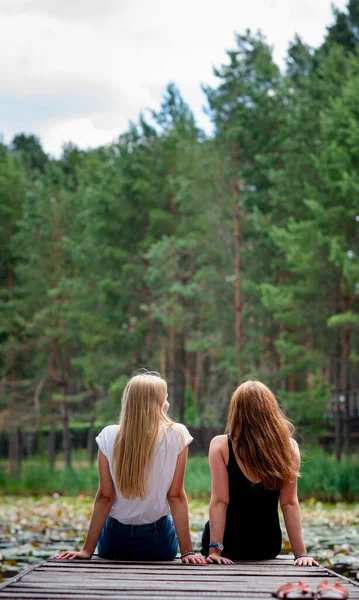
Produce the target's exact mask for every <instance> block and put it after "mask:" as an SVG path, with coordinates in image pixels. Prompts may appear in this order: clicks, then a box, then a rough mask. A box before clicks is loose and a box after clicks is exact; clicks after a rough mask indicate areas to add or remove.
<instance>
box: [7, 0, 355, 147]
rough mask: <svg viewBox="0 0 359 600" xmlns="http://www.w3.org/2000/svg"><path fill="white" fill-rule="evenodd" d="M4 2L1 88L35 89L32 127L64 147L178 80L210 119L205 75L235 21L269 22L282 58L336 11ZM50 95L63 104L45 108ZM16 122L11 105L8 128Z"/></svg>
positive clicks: (325, 3) (258, 0) (125, 0)
mask: <svg viewBox="0 0 359 600" xmlns="http://www.w3.org/2000/svg"><path fill="white" fill-rule="evenodd" d="M336 4H337V5H339V7H340V8H343V7H344V6H345V4H346V0H340V1H339V2H336ZM1 11H2V12H3V15H2V17H1V23H2V32H1V38H0V95H1V94H5V95H6V96H7V98H11V97H13V98H17V99H18V98H21V99H22V100H23V102H24V103H26V102H30V99H31V102H32V104H31V110H32V111H33V114H34V121H33V123H34V128H33V132H34V133H37V134H40V135H41V137H42V140H43V143H44V147H45V149H46V150H47V151H51V152H55V153H58V152H59V151H60V146H61V143H62V142H61V140H62V139H67V140H71V141H73V142H75V143H77V144H79V145H80V146H87V145H96V144H98V143H103V142H105V141H110V140H111V139H113V138H114V137H115V136H117V134H118V131H119V130H120V129H121V128H122V131H123V130H124V129H125V128H126V126H127V122H128V120H129V119H131V120H136V118H137V116H138V114H139V112H140V111H141V110H143V109H145V108H146V107H151V108H156V107H157V106H158V104H159V102H160V99H161V96H162V93H163V90H164V88H165V86H166V84H167V83H168V82H169V81H171V80H172V81H175V82H176V83H177V85H178V86H179V87H180V89H181V91H182V93H183V95H184V97H185V99H186V101H187V102H188V103H189V104H190V106H191V107H192V109H193V110H194V111H195V114H196V116H197V117H198V118H199V120H200V124H201V125H205V124H206V123H207V121H206V117H204V116H203V115H202V114H201V107H202V104H203V101H204V98H203V94H202V92H201V90H200V83H201V82H205V83H209V84H211V85H213V84H215V80H214V77H213V74H212V66H213V65H219V64H221V63H223V62H225V60H226V55H225V49H228V48H230V47H231V46H233V32H234V31H235V30H236V31H238V32H243V31H244V30H245V29H246V28H250V29H252V30H256V29H258V28H259V29H262V30H263V31H264V33H265V34H266V36H267V39H268V41H269V43H270V44H272V45H274V47H275V58H276V60H277V61H280V60H282V59H283V56H284V54H285V51H286V48H287V45H288V42H289V41H290V40H291V39H293V37H294V34H295V33H296V32H298V33H299V34H300V35H301V36H302V37H303V38H304V40H305V41H306V42H307V43H309V44H311V45H314V46H315V45H318V44H319V43H320V41H321V39H322V36H323V34H324V32H325V26H326V25H327V24H329V23H330V21H331V9H330V0H315V3H314V2H312V1H308V0H252V1H251V2H243V1H242V2H239V1H238V0H222V1H221V3H220V4H219V5H218V3H214V2H212V3H210V2H208V1H207V0H206V1H205V0H196V1H195V2H193V0H182V2H181V3H176V4H174V3H171V2H169V1H168V0H151V1H149V0H120V1H119V2H118V0H117V2H116V0H62V1H61V2H60V1H59V0H6V1H5V2H4V0H2V3H1V5H0V12H1ZM37 98H41V102H39V103H38V107H36V99H37ZM26 99H28V100H26ZM44 102H48V103H49V107H50V108H51V106H50V105H51V104H53V106H54V110H55V108H56V111H58V113H57V114H56V115H51V118H49V117H48V115H44V117H43V118H41V110H43V105H44ZM61 104H62V106H63V109H62V110H61ZM71 104H72V105H73V106H74V112H73V114H72V115H71ZM65 105H66V106H65ZM79 105H80V106H81V114H80V115H79ZM46 112H51V111H50V110H48V111H46ZM28 121H29V120H28ZM17 123H19V119H18V116H15V115H13V116H12V115H11V111H10V114H8V115H6V119H4V123H2V122H1V120H0V131H6V132H7V135H12V134H13V133H15V132H17V131H18V129H17ZM20 123H22V120H21V119H20ZM26 127H30V128H31V122H27V125H26ZM86 128H88V129H86ZM9 132H10V133H9ZM66 136H68V137H66ZM99 140H100V141H99Z"/></svg>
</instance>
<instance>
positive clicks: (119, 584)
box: [0, 556, 359, 600]
mask: <svg viewBox="0 0 359 600" xmlns="http://www.w3.org/2000/svg"><path fill="white" fill-rule="evenodd" d="M324 578H326V579H328V580H330V581H331V582H333V583H335V582H340V583H342V584H344V585H345V586H346V587H347V588H348V590H349V599H351V600H359V583H356V582H354V581H351V580H349V579H347V578H345V577H342V576H340V575H336V574H335V573H333V572H332V571H329V570H328V569H325V568H323V567H319V568H318V567H311V568H300V567H294V566H293V560H292V558H291V557H290V556H280V557H278V558H276V559H274V560H269V561H262V562H241V563H236V564H235V565H233V566H232V565H231V566H229V565H228V566H225V565H222V566H219V565H206V566H187V565H182V564H181V563H180V561H179V560H174V561H173V562H166V563H155V562H151V563H148V562H146V563H134V562H115V561H105V560H101V559H98V558H97V559H96V558H94V559H93V560H91V561H82V560H81V561H69V560H68V561H59V560H47V561H46V562H43V563H41V564H38V565H34V566H33V567H31V568H29V569H28V570H27V571H25V572H23V573H20V574H19V575H17V576H16V577H13V578H12V579H10V580H9V581H7V582H5V583H3V584H2V585H1V586H0V600H1V599H3V598H7V599H8V600H10V599H11V600H16V599H24V600H25V599H26V600H40V599H41V600H121V599H124V598H128V599H129V600H144V599H146V598H151V600H157V599H161V600H175V599H176V600H185V599H193V598H217V599H223V598H225V599H228V600H231V599H233V598H243V599H244V598H245V599H248V600H250V599H255V598H257V599H262V598H270V597H271V595H272V592H274V591H275V590H276V589H277V588H278V587H279V586H280V585H282V584H283V583H286V582H288V581H291V582H293V583H296V582H297V581H298V579H304V580H305V581H307V582H308V583H309V585H310V586H311V587H312V589H313V590H315V589H316V588H317V585H318V583H319V582H320V581H321V580H322V579H324Z"/></svg>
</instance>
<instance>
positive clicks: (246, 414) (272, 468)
mask: <svg viewBox="0 0 359 600" xmlns="http://www.w3.org/2000/svg"><path fill="white" fill-rule="evenodd" d="M226 431H227V433H229V434H230V436H231V439H232V443H233V451H234V453H235V455H236V457H237V458H239V459H240V460H241V461H242V462H243V464H244V466H245V468H246V470H247V471H248V473H249V474H251V475H253V476H254V477H255V478H256V479H258V480H259V481H261V482H262V483H263V485H264V487H265V488H267V489H280V488H282V487H284V486H285V485H287V484H288V483H291V482H292V481H294V480H295V478H296V477H297V476H298V472H297V470H296V468H295V466H294V460H293V444H292V442H291V437H292V435H293V433H294V427H293V425H292V424H291V423H290V422H289V421H288V420H287V419H286V418H285V416H284V414H283V412H282V411H281V409H280V408H279V406H278V403H277V400H276V398H275V396H274V394H273V393H272V392H271V391H270V389H269V388H267V386H265V385H264V384H263V383H261V382H260V381H245V382H244V383H242V384H241V385H240V386H239V387H238V388H237V389H236V390H235V392H234V394H233V396H232V399H231V403H230V407H229V414H228V421H227V429H226Z"/></svg>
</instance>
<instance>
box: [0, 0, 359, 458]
mask: <svg viewBox="0 0 359 600" xmlns="http://www.w3.org/2000/svg"><path fill="white" fill-rule="evenodd" d="M358 27H359V3H358V0H350V2H349V5H348V10H347V11H346V12H344V13H341V12H340V11H336V12H335V22H334V24H333V25H332V26H331V27H330V28H329V29H328V33H327V36H326V39H325V41H324V43H323V45H322V46H321V47H320V48H318V49H316V50H313V49H311V48H308V47H307V46H306V45H305V44H304V43H303V42H302V41H301V40H300V39H299V38H296V39H295V40H294V41H293V43H292V44H291V45H290V48H289V50H288V58H287V63H286V69H285V70H284V71H283V72H282V71H281V70H280V69H279V68H278V66H277V65H276V64H275V63H274V61H273V58H272V52H271V48H270V47H269V46H268V45H267V43H266V41H265V39H264V38H263V36H262V35H261V34H255V35H253V34H252V33H250V32H246V33H245V34H244V35H237V36H236V39H235V44H234V47H233V49H232V50H231V51H229V52H228V53H227V54H228V60H227V62H226V64H224V65H222V66H221V67H220V68H218V69H216V71H215V74H216V76H217V81H218V84H217V86H216V87H213V88H206V87H205V88H204V91H205V93H206V95H207V98H208V107H209V108H208V110H209V114H210V116H211V119H212V122H213V135H210V136H207V135H205V134H204V133H203V132H202V131H200V130H199V129H198V127H197V125H196V123H195V120H194V117H193V115H192V114H191V111H190V108H189V107H188V106H187V105H186V103H185V102H184V100H183V99H182V97H181V95H180V92H179V90H178V89H177V87H176V86H175V85H174V84H169V86H168V88H167V90H166V92H165V95H164V98H163V102H162V105H161V108H160V110H159V111H157V112H153V113H152V114H150V115H149V116H147V117H144V116H140V118H139V121H138V123H137V124H131V125H130V127H129V129H128V131H127V132H126V133H124V134H123V135H122V136H121V137H120V138H119V139H118V140H117V141H116V142H115V143H113V144H111V145H110V146H107V147H101V148H97V149H93V150H87V151H85V150H80V149H78V148H77V147H74V146H72V145H71V144H69V145H67V146H65V147H64V150H63V154H62V156H61V157H60V158H59V159H54V158H52V157H49V156H47V155H46V154H45V153H44V151H43V150H42V148H41V144H40V142H39V140H38V139H37V138H36V137H35V136H33V135H24V134H20V135H17V136H16V137H15V138H14V140H13V141H12V143H11V144H10V145H9V146H6V145H4V144H1V145H0V222H1V223H0V286H1V290H0V310H1V318H0V369H1V389H0V411H1V412H0V418H1V427H2V429H6V430H8V431H9V432H10V442H11V443H10V454H11V458H12V462H13V465H14V469H16V465H17V464H18V458H19V454H20V450H19V431H20V429H21V430H23V431H24V430H25V431H27V432H28V433H29V435H31V431H32V430H35V429H39V428H40V427H42V426H47V427H48V428H49V431H50V433H49V455H50V461H51V460H52V459H51V440H52V439H53V436H54V431H55V429H56V427H57V426H58V425H59V424H60V423H61V424H62V425H61V426H62V427H63V439H64V448H65V454H66V461H67V463H69V462H70V434H69V421H71V420H76V421H77V422H81V421H82V422H83V423H85V422H86V423H87V424H90V426H91V427H92V426H93V424H94V422H95V419H100V420H102V421H106V420H108V419H110V420H113V418H114V415H115V414H116V413H117V411H118V406H119V398H120V394H121V391H122V389H123V386H124V381H125V380H126V378H127V376H128V375H130V374H131V373H132V372H133V371H134V370H135V369H136V368H138V367H140V366H145V367H147V368H150V369H156V370H159V371H160V372H161V373H162V375H164V376H165V377H166V378H167V379H168V381H169V388H170V402H171V404H172V410H173V412H174V414H175V416H177V418H179V419H181V420H184V421H186V422H190V424H193V425H195V426H216V425H218V424H220V423H223V421H224V417H225V409H226V405H227V403H228V399H229V396H230V393H231V391H232V390H233V388H234V386H235V385H236V384H237V382H238V381H239V380H243V379H245V378H248V377H256V378H259V379H261V380H263V381H264V382H265V383H267V384H269V385H270V386H272V387H273V389H274V390H275V392H276V393H277V394H278V396H279V398H280V400H281V402H282V404H283V405H284V406H285V407H286V409H287V411H288V412H289V414H290V416H291V417H293V418H294V420H295V421H296V422H297V423H298V424H302V425H303V426H308V425H310V427H311V428H312V429H314V430H316V431H321V430H322V428H323V424H324V422H325V419H329V420H330V419H331V418H332V417H333V415H337V417H338V418H337V425H336V427H337V442H338V448H337V451H338V453H340V439H343V443H344V445H345V444H346V443H347V442H346V440H348V439H349V437H348V433H349V424H350V417H352V416H355V415H357V416H358V414H359V412H358V411H359V407H358V405H357V404H356V403H357V402H358V395H357V391H356V392H355V390H357V388H358V387H359V385H358V377H357V364H358V358H359V351H358V339H359V336H358V325H359V315H358V298H359V266H358V233H357V231H358V226H359V104H358V98H359V60H358V58H359V57H358V44H359V40H358V35H357V32H358ZM339 417H340V418H339ZM342 427H343V428H344V429H343V435H342V436H341V428H342ZM91 439H92V438H91V435H90V436H89V440H91ZM344 449H345V448H344Z"/></svg>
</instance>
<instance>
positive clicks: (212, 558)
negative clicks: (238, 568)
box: [207, 552, 234, 565]
mask: <svg viewBox="0 0 359 600" xmlns="http://www.w3.org/2000/svg"><path fill="white" fill-rule="evenodd" d="M207 562H208V563H212V564H213V563H217V565H233V564H234V563H233V560H231V559H230V558H226V557H225V556H221V555H220V554H217V552H211V553H210V554H209V555H208V556H207Z"/></svg>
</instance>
